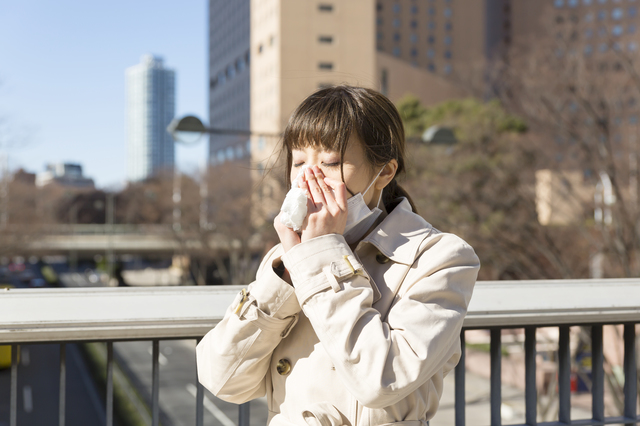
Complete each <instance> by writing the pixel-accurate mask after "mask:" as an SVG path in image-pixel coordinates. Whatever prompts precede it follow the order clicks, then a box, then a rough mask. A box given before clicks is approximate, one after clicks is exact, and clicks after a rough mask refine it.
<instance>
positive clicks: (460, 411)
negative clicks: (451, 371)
mask: <svg viewBox="0 0 640 426" xmlns="http://www.w3.org/2000/svg"><path fill="white" fill-rule="evenodd" d="M465 349H466V347H465V338H464V330H462V331H461V332H460V361H458V365H456V370H455V411H456V426H465V422H466V419H465V411H466V400H465V398H466V390H465V374H466V350H465Z"/></svg>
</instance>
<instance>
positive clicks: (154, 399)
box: [151, 340, 160, 426]
mask: <svg viewBox="0 0 640 426" xmlns="http://www.w3.org/2000/svg"><path fill="white" fill-rule="evenodd" d="M152 357H153V366H152V379H151V414H152V415H151V425H152V426H158V425H159V424H160V404H159V396H160V362H159V359H160V342H159V341H158V340H154V341H153V351H152Z"/></svg>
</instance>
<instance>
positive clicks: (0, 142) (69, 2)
mask: <svg viewBox="0 0 640 426" xmlns="http://www.w3.org/2000/svg"><path fill="white" fill-rule="evenodd" d="M207 13H208V11H207V2H206V1H205V0H187V1H177V0H176V1H165V0H154V1H151V0H129V1H123V0H110V1H108V2H96V1H87V0H57V1H51V0H20V1H1V0H0V152H5V153H8V155H9V164H10V167H11V168H12V169H17V168H19V167H23V168H25V169H27V170H28V171H31V172H39V171H42V170H44V166H45V164H46V163H49V162H61V161H64V162H78V163H81V164H82V165H83V167H84V172H85V175H87V176H89V177H92V178H94V179H95V181H96V184H97V185H98V186H100V187H114V186H117V185H121V184H122V183H123V182H124V180H125V176H126V169H125V167H126V158H125V155H126V141H125V133H124V131H125V127H124V117H125V109H124V105H125V93H124V90H125V89H124V72H125V68H127V67H129V66H131V65H135V64H137V63H138V62H139V60H140V56H141V55H143V54H145V53H152V54H155V55H159V56H162V57H163V58H164V61H165V66H168V67H170V68H173V69H175V70H176V83H177V84H176V95H177V104H176V115H178V116H181V115H184V114H187V113H193V114H196V115H198V116H200V117H202V118H203V119H207V117H208V113H207V87H208V84H207V31H208V30H207ZM206 153H207V147H206V143H205V142H202V143H200V144H198V145H196V146H192V147H183V146H178V147H177V149H176V156H177V161H178V165H179V167H180V168H181V169H182V170H184V171H187V172H192V171H194V170H195V169H196V168H197V167H199V166H202V165H203V164H204V161H205V158H206Z"/></svg>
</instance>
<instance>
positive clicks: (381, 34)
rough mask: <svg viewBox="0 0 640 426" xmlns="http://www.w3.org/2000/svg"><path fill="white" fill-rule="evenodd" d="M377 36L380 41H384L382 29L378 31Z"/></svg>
mask: <svg viewBox="0 0 640 426" xmlns="http://www.w3.org/2000/svg"><path fill="white" fill-rule="evenodd" d="M376 37H377V38H378V41H382V40H383V39H384V33H383V32H382V31H378V34H377V36H376Z"/></svg>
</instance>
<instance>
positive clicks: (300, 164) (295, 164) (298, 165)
mask: <svg viewBox="0 0 640 426" xmlns="http://www.w3.org/2000/svg"><path fill="white" fill-rule="evenodd" d="M303 164H304V161H302V162H300V163H294V164H293V167H300V166H302V165H303Z"/></svg>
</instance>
